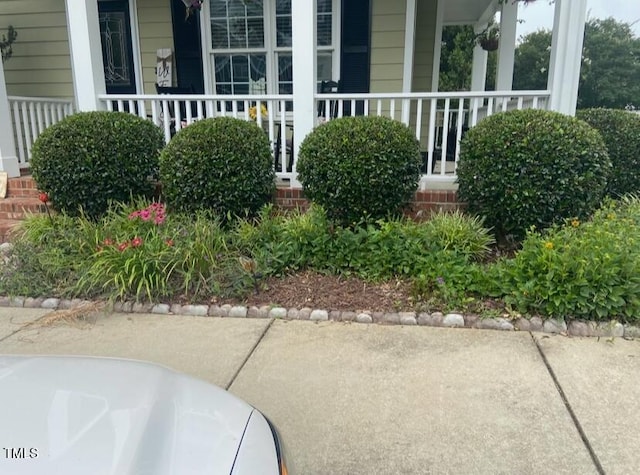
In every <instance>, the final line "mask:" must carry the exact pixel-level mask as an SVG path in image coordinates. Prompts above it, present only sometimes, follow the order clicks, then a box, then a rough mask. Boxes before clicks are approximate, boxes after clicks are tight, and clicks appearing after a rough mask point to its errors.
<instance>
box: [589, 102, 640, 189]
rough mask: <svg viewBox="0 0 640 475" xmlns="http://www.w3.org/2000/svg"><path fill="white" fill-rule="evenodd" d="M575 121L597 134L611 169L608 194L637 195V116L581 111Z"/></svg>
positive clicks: (639, 157)
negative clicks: (600, 138)
mask: <svg viewBox="0 0 640 475" xmlns="http://www.w3.org/2000/svg"><path fill="white" fill-rule="evenodd" d="M577 117H578V118H579V119H582V120H584V121H585V122H587V123H588V124H589V125H590V126H592V127H594V128H595V129H597V130H598V132H600V135H602V138H603V139H604V143H605V144H606V146H607V151H608V152H609V158H611V164H612V165H613V169H612V171H611V176H610V178H609V183H608V184H607V193H608V194H609V195H610V196H613V197H618V196H621V195H624V194H626V193H637V192H638V191H640V115H637V114H632V113H631V112H627V111H623V110H613V109H583V110H580V111H578V113H577Z"/></svg>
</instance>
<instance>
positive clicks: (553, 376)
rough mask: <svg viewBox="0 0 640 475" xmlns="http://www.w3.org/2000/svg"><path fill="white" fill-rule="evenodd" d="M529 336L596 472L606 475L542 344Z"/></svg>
mask: <svg viewBox="0 0 640 475" xmlns="http://www.w3.org/2000/svg"><path fill="white" fill-rule="evenodd" d="M529 335H531V339H532V340H533V343H534V344H535V345H536V348H537V349H538V353H540V357H541V358H542V361H543V363H544V365H545V366H546V367H547V371H548V372H549V375H550V376H551V379H552V380H553V384H555V386H556V390H557V391H558V394H560V398H561V399H562V402H563V403H564V407H565V408H566V409H567V412H568V413H569V415H570V416H571V420H572V421H573V425H574V426H575V427H576V429H577V431H578V434H580V438H581V439H582V443H583V444H584V446H585V447H586V449H587V452H589V455H590V456H591V460H592V461H593V464H594V465H595V466H596V470H597V471H598V473H599V474H600V475H605V473H606V472H605V471H604V468H603V467H602V464H601V463H600V459H598V455H597V454H596V452H595V450H593V447H592V446H591V442H589V439H588V438H587V434H586V433H585V431H584V429H583V428H582V424H580V421H579V420H578V416H576V413H575V412H574V411H573V408H572V407H571V404H570V403H569V399H567V395H566V394H565V392H564V390H563V389H562V386H560V381H559V380H558V378H557V376H556V373H555V372H554V371H553V368H551V364H550V363H549V360H548V359H547V356H546V355H545V354H544V351H542V347H541V346H540V344H539V343H538V341H537V340H536V338H535V337H534V336H533V334H532V333H531V332H529Z"/></svg>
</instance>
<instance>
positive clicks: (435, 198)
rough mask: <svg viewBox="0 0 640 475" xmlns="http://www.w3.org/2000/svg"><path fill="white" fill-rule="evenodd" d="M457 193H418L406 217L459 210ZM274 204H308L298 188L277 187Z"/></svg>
mask: <svg viewBox="0 0 640 475" xmlns="http://www.w3.org/2000/svg"><path fill="white" fill-rule="evenodd" d="M456 195H457V193H456V191H454V190H434V191H418V192H417V193H416V196H415V199H414V201H413V204H412V206H411V208H410V209H409V210H407V213H406V214H407V215H408V216H411V217H413V218H421V217H428V215H429V214H430V213H431V212H433V211H439V210H443V211H453V210H455V209H458V208H461V207H462V205H461V204H460V203H458V200H457V196H456ZM275 202H276V204H277V205H278V206H279V207H280V208H282V209H287V210H293V209H298V208H299V209H302V210H304V209H307V208H308V207H309V202H308V201H307V199H306V198H305V197H304V195H303V194H302V189H300V188H289V187H278V188H277V189H276V198H275Z"/></svg>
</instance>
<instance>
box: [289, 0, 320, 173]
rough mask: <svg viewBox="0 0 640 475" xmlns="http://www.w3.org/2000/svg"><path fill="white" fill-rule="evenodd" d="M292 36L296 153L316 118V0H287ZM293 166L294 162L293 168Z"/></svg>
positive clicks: (296, 154) (294, 144)
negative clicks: (289, 8) (289, 9)
mask: <svg viewBox="0 0 640 475" xmlns="http://www.w3.org/2000/svg"><path fill="white" fill-rule="evenodd" d="M291 24H292V36H293V45H292V46H293V123H294V125H295V132H294V134H293V140H294V142H293V148H294V151H295V156H296V157H297V156H298V150H299V148H300V144H301V143H302V141H303V140H304V138H305V137H306V136H307V134H309V132H311V131H312V130H313V127H314V126H315V121H316V115H317V111H316V107H315V94H316V90H317V87H316V78H317V74H316V0H295V1H294V2H291ZM295 170H296V165H295V162H294V165H293V171H294V173H295Z"/></svg>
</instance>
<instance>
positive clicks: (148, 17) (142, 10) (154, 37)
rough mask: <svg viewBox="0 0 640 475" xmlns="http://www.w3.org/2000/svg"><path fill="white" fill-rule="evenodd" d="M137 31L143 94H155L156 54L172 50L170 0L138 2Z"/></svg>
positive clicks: (144, 0)
mask: <svg viewBox="0 0 640 475" xmlns="http://www.w3.org/2000/svg"><path fill="white" fill-rule="evenodd" d="M138 29H139V34H140V53H141V62H142V79H143V82H144V92H145V93H146V94H155V92H156V88H155V83H156V52H157V50H158V49H161V48H169V49H171V50H172V51H173V50H174V47H173V29H172V26H171V4H170V0H138ZM174 64H175V63H174ZM174 71H175V69H174ZM174 83H175V74H174Z"/></svg>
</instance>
